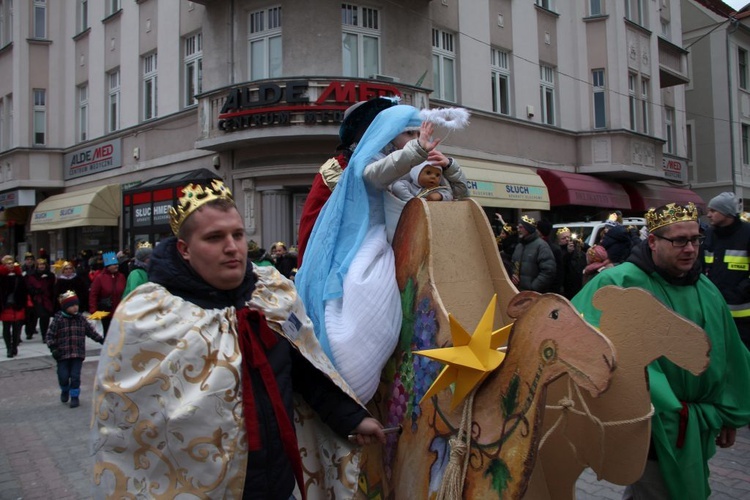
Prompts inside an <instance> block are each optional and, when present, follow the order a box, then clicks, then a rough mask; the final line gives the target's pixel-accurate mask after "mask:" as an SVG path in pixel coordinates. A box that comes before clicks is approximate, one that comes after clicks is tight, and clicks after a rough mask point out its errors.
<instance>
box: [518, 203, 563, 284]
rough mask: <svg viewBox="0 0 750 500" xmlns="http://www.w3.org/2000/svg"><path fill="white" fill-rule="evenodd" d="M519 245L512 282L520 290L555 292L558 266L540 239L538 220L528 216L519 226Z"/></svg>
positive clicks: (546, 245) (522, 219)
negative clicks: (537, 227) (537, 228)
mask: <svg viewBox="0 0 750 500" xmlns="http://www.w3.org/2000/svg"><path fill="white" fill-rule="evenodd" d="M517 229H518V237H519V239H518V245H517V246H516V249H515V251H514V252H513V275H512V276H511V281H513V284H514V285H516V286H517V287H518V289H519V290H533V291H535V292H539V293H547V292H551V291H553V290H552V288H553V286H554V283H555V273H556V272H557V265H556V264H555V256H554V254H553V253H552V250H551V249H550V247H549V245H548V244H547V242H545V241H544V240H543V239H541V238H540V237H539V233H538V232H537V230H536V220H535V219H534V218H532V217H529V216H527V215H523V216H522V217H521V222H520V223H519V224H518V227H517Z"/></svg>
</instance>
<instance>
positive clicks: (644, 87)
mask: <svg viewBox="0 0 750 500" xmlns="http://www.w3.org/2000/svg"><path fill="white" fill-rule="evenodd" d="M648 87H649V80H648V78H643V77H641V120H642V125H643V129H642V130H641V132H643V133H644V134H648V133H649V129H650V120H649V116H650V115H651V103H650V102H649V100H648V99H649V88H648Z"/></svg>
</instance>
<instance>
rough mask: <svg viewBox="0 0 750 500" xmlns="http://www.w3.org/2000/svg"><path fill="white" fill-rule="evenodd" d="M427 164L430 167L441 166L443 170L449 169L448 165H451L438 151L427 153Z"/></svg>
mask: <svg viewBox="0 0 750 500" xmlns="http://www.w3.org/2000/svg"><path fill="white" fill-rule="evenodd" d="M427 162H428V163H429V164H430V165H435V166H440V168H442V169H443V170H445V169H446V168H448V165H450V164H451V161H450V159H449V158H448V157H447V156H445V155H444V154H443V153H441V152H440V151H438V150H437V149H433V150H432V151H430V152H429V153H427Z"/></svg>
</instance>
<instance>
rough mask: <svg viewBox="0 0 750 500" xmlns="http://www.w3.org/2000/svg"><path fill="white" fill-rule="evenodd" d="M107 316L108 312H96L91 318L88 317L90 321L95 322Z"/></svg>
mask: <svg viewBox="0 0 750 500" xmlns="http://www.w3.org/2000/svg"><path fill="white" fill-rule="evenodd" d="M107 316H109V311H96V312H94V313H93V314H92V315H91V316H89V319H90V320H91V321H95V320H97V319H102V318H106V317H107Z"/></svg>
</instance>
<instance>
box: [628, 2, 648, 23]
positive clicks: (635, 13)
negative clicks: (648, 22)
mask: <svg viewBox="0 0 750 500" xmlns="http://www.w3.org/2000/svg"><path fill="white" fill-rule="evenodd" d="M625 18H626V19H628V20H629V21H633V22H634V23H636V24H640V25H641V26H645V22H644V18H643V0H625Z"/></svg>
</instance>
